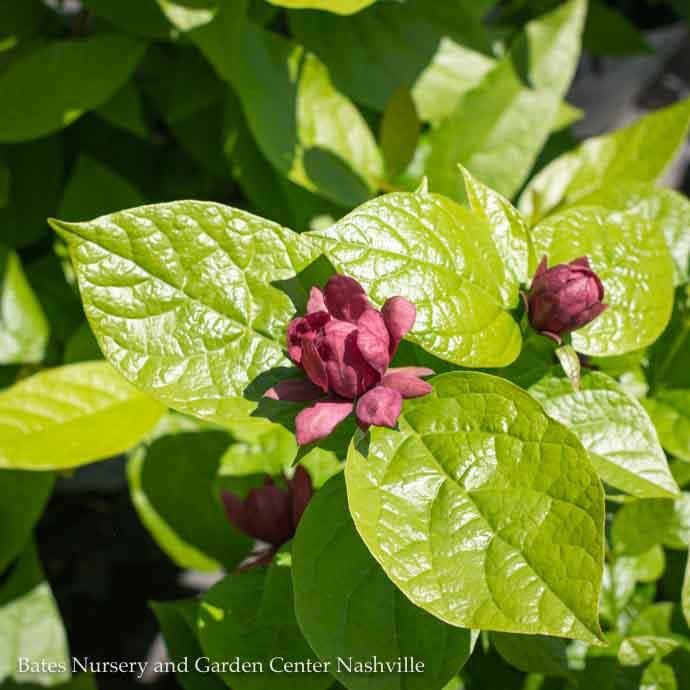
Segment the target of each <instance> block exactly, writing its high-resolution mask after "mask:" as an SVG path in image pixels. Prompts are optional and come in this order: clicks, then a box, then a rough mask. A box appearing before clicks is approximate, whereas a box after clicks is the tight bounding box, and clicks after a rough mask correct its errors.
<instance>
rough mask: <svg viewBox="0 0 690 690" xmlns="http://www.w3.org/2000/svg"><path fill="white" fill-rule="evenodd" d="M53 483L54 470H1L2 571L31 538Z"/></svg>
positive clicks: (0, 570)
mask: <svg viewBox="0 0 690 690" xmlns="http://www.w3.org/2000/svg"><path fill="white" fill-rule="evenodd" d="M54 483H55V477H54V476H53V474H52V473H51V472H41V473H29V472H18V471H15V470H0V524H2V531H0V574H1V573H2V572H3V571H4V570H5V568H6V567H7V566H8V565H9V564H10V563H11V562H12V560H14V558H16V557H17V555H18V554H19V552H20V551H21V550H22V549H23V548H24V546H25V544H26V543H27V541H28V540H29V536H30V535H31V530H32V529H33V527H34V524H35V523H36V522H37V521H38V519H39V518H40V516H41V513H42V512H43V509H44V507H45V505H46V503H47V502H48V498H49V496H50V493H51V491H52V489H53V484H54Z"/></svg>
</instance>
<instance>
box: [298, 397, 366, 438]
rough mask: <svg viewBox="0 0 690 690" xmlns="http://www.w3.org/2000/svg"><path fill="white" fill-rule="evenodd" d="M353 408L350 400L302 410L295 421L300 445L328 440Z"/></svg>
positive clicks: (329, 402) (317, 405)
mask: <svg viewBox="0 0 690 690" xmlns="http://www.w3.org/2000/svg"><path fill="white" fill-rule="evenodd" d="M353 407H354V404H353V403H351V402H350V401H349V400H342V401H341V400H337V401H336V400H333V401H327V402H319V403H316V405H313V406H312V407H308V408H307V409H306V410H302V411H301V412H300V413H299V414H298V415H297V418H296V420H295V430H296V436H297V443H298V445H300V446H306V445H307V444H308V443H313V442H314V441H318V440H320V439H322V438H326V436H328V435H330V434H331V432H332V431H333V430H334V429H335V428H336V427H337V426H338V424H340V422H342V421H343V420H344V419H345V418H346V417H347V416H348V415H349V414H350V413H351V412H352V409H353Z"/></svg>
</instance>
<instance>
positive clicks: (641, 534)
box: [611, 498, 673, 556]
mask: <svg viewBox="0 0 690 690" xmlns="http://www.w3.org/2000/svg"><path fill="white" fill-rule="evenodd" d="M672 520H673V501H671V500H667V499H663V498H652V499H644V500H637V501H630V502H629V503H625V504H624V505H623V507H622V508H621V509H620V510H619V511H618V512H617V513H616V516H615V518H614V521H613V528H612V532H611V535H612V541H613V546H614V549H615V551H616V552H617V553H620V554H626V555H632V556H635V555H640V554H643V553H645V552H647V551H649V549H651V548H652V547H654V546H657V545H658V544H661V543H662V542H663V541H664V536H665V534H666V532H667V530H668V529H669V526H670V524H671V521H672Z"/></svg>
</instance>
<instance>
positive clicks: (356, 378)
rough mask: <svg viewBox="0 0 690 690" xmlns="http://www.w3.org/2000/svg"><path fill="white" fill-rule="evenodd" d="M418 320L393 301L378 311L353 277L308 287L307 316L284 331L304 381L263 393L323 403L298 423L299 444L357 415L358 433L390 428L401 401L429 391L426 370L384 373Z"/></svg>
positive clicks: (413, 311) (405, 305)
mask: <svg viewBox="0 0 690 690" xmlns="http://www.w3.org/2000/svg"><path fill="white" fill-rule="evenodd" d="M415 318H416V309H415V307H414V305H413V304H411V303H410V302H408V301H407V300H406V299H404V298H402V297H391V298H390V299H389V300H387V301H386V303H385V304H384V305H383V308H382V309H381V311H378V310H377V309H375V308H374V307H373V306H372V305H371V303H370V302H369V299H368V298H367V295H366V292H365V291H364V288H362V286H361V285H360V284H359V283H358V282H357V281H356V280H353V279H352V278H348V277H346V276H341V275H336V276H333V277H332V278H331V279H330V280H329V281H328V283H327V284H326V287H325V288H324V290H323V292H321V290H319V288H316V287H314V288H312V289H311V294H310V297H309V302H308V304H307V314H306V315H305V316H302V317H298V318H296V319H294V320H293V321H292V322H291V323H290V325H289V326H288V336H287V340H288V354H289V355H290V357H291V359H292V361H293V362H295V364H297V365H298V366H299V367H301V368H302V369H303V370H304V372H305V373H306V374H307V376H308V379H297V380H291V381H284V382H283V383H280V384H278V385H277V386H275V387H274V388H271V390H269V391H268V392H267V393H266V395H267V396H268V397H270V398H274V399H276V400H292V401H300V402H302V401H307V400H315V399H316V398H318V397H319V396H326V395H327V396H328V397H324V399H323V400H321V401H318V402H316V404H315V405H313V406H312V407H309V408H307V409H305V410H302V412H300V413H299V414H298V415H297V419H296V434H297V443H298V444H300V445H306V444H307V443H312V442H313V441H318V440H319V439H322V438H325V437H326V436H328V435H329V434H330V433H331V432H332V431H333V430H334V429H335V427H336V426H337V425H338V424H340V422H342V421H343V420H344V419H345V418H346V417H348V416H349V415H350V414H351V413H352V412H353V410H354V412H355V415H356V417H357V422H358V424H359V425H360V427H362V428H363V429H367V428H368V427H369V426H370V425H376V426H388V427H394V426H395V424H396V422H397V420H398V417H399V416H400V412H401V410H402V401H403V398H413V397H418V396H421V395H426V394H427V393H430V392H431V390H432V388H431V386H430V385H429V384H428V383H426V381H422V380H421V379H420V378H419V377H420V376H430V375H431V374H433V373H434V372H433V371H432V370H431V369H426V368H424V367H407V368H402V369H389V368H388V367H389V365H390V363H391V360H392V359H393V357H394V356H395V352H396V350H397V349H398V344H399V343H400V341H401V340H402V338H403V336H405V334H406V333H408V332H409V331H410V329H411V328H412V326H413V325H414V322H415Z"/></svg>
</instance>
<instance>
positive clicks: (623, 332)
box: [531, 206, 673, 356]
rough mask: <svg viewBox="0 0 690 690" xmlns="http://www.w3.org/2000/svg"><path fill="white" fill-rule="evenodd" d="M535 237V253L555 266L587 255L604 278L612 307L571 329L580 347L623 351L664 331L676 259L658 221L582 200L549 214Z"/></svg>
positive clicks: (639, 346)
mask: <svg viewBox="0 0 690 690" xmlns="http://www.w3.org/2000/svg"><path fill="white" fill-rule="evenodd" d="M531 238H532V241H533V243H534V251H535V255H536V257H539V258H540V257H542V256H547V257H548V259H549V264H550V265H552V266H553V265H555V264H560V263H566V262H568V261H572V260H573V259H576V258H578V257H581V256H587V257H588V258H589V260H590V263H591V265H592V268H593V269H594V270H595V271H596V273H597V275H598V276H599V277H600V278H601V280H602V282H603V283H604V289H605V295H604V302H605V303H606V304H608V305H609V306H608V309H607V310H606V311H605V312H604V313H603V314H601V315H600V316H598V317H597V318H596V319H595V320H594V321H592V322H591V323H590V324H588V325H587V326H585V327H584V328H581V329H579V330H577V331H575V332H574V333H573V335H572V341H573V343H572V344H573V347H574V348H575V350H577V352H581V353H583V354H588V355H596V356H612V355H623V354H626V353H627V352H632V351H634V350H640V349H642V348H644V347H646V346H647V345H650V344H651V343H653V342H654V341H655V340H656V339H657V338H658V337H659V336H660V335H661V333H662V332H663V331H664V329H665V328H666V325H667V324H668V322H669V319H670V317H671V311H672V309H673V261H672V260H671V256H670V254H669V251H668V248H667V247H666V242H665V240H664V235H663V233H662V232H661V230H660V228H659V227H658V226H657V225H656V224H655V223H653V222H652V221H650V220H648V219H646V218H644V217H643V216H639V215H638V214H637V213H635V211H634V210H630V211H627V212H614V211H610V210H608V209H605V208H603V207H598V206H578V207H575V208H571V209H567V210H565V211H563V212H562V213H559V214H557V215H553V216H551V217H549V218H547V219H546V220H545V221H543V222H542V223H540V224H539V225H538V226H537V227H536V228H534V229H533V231H532V233H531ZM532 268H533V269H535V268H536V266H533V267H532Z"/></svg>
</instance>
